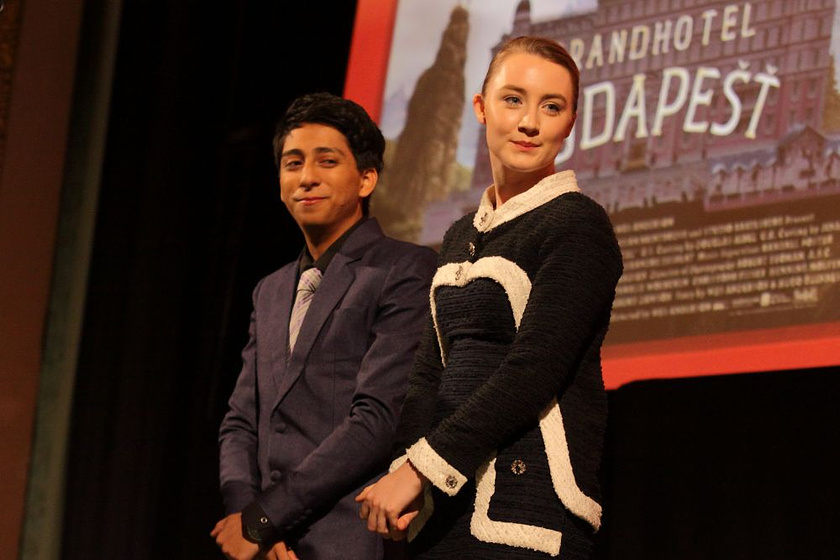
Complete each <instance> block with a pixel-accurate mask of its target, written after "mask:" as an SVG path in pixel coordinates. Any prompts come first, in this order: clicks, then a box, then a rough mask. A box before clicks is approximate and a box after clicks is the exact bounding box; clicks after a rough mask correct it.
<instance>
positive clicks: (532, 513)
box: [394, 172, 622, 559]
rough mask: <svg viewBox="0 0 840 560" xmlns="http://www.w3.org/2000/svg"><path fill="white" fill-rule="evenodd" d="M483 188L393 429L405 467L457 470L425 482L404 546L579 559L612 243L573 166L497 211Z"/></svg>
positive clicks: (436, 554) (442, 269)
mask: <svg viewBox="0 0 840 560" xmlns="http://www.w3.org/2000/svg"><path fill="white" fill-rule="evenodd" d="M489 197H490V193H489V192H488V193H486V194H485V197H484V199H483V200H482V205H481V206H480V207H479V209H478V211H477V212H476V213H474V214H470V215H468V216H465V217H464V218H462V219H461V220H459V221H458V222H456V223H455V224H454V225H453V226H452V228H451V229H450V230H449V232H448V233H447V235H446V237H445V239H444V243H443V246H442V248H441V255H440V262H439V268H438V273H437V274H436V276H435V279H434V280H433V283H432V291H431V303H432V317H431V320H430V322H429V325H428V326H427V328H426V331H425V333H424V336H423V339H422V340H421V345H420V350H419V351H418V354H417V356H416V359H415V367H414V371H413V373H412V377H411V382H410V387H409V393H408V396H407V398H406V403H405V405H404V408H403V415H402V418H401V424H400V428H399V436H398V437H399V444H400V447H399V451H398V453H397V454H398V455H403V454H404V453H405V452H406V450H407V449H409V450H410V449H412V448H414V449H416V446H417V445H420V446H421V447H422V449H423V457H424V459H423V465H424V466H423V467H421V466H418V465H416V464H415V466H416V467H417V468H418V469H419V470H420V471H421V472H423V474H424V475H426V476H427V477H428V478H429V479H430V480H432V481H440V480H446V476H445V473H449V472H456V473H460V474H462V475H463V476H464V477H465V478H466V482H463V481H462V480H460V479H459V480H457V481H456V482H457V484H455V483H453V486H454V488H449V489H447V488H444V487H442V486H441V485H440V484H439V483H438V482H435V485H434V487H433V488H432V489H431V496H432V499H433V500H434V504H427V507H426V510H428V511H425V512H424V514H423V515H422V516H421V519H423V520H424V526H422V527H412V531H411V533H412V536H414V539H413V540H412V542H411V549H412V552H413V554H414V555H415V557H417V558H451V557H453V556H454V555H455V554H457V555H459V556H460V557H462V558H483V559H493V558H522V559H525V558H528V559H534V558H549V557H558V556H559V557H560V558H564V559H565V558H587V557H588V554H589V551H590V549H591V544H592V534H593V532H594V531H595V530H597V528H598V527H599V525H600V515H601V509H600V505H598V501H599V500H600V487H599V483H598V469H599V467H600V462H601V453H602V448H603V438H604V430H605V425H606V415H607V410H606V392H605V390H604V385H603V379H602V375H601V366H600V348H601V344H602V341H603V338H604V336H605V334H606V332H607V328H608V324H609V316H610V310H611V307H612V301H613V299H614V296H615V286H616V284H617V282H618V278H619V277H620V275H621V270H622V265H621V255H620V251H619V248H618V244H617V242H616V239H615V235H614V233H613V230H612V226H611V225H610V222H609V219H608V217H607V215H606V213H605V212H604V211H603V209H602V208H601V207H600V206H598V205H597V203H595V202H594V201H592V200H591V199H589V198H588V197H586V196H584V195H583V194H581V193H580V192H579V191H578V189H577V187H576V182H575V180H574V174H573V173H572V172H564V173H560V174H557V175H554V176H552V177H549V178H547V179H545V180H544V181H542V182H540V183H539V184H537V185H535V186H534V187H532V188H531V189H529V190H528V191H526V193H523V195H519V196H518V197H514V198H512V199H510V200H509V201H507V202H506V203H505V204H504V205H502V206H501V207H500V208H499V209H498V210H494V208H493V206H492V200H491V199H490V198H489ZM413 453H415V454H416V453H417V451H414V452H413ZM429 455H433V456H434V457H429ZM408 457H409V458H411V457H412V453H411V452H409V454H408ZM412 462H413V463H414V461H412ZM399 463H400V461H399V460H397V461H395V463H394V464H395V465H397V464H399ZM435 465H440V468H437V467H435ZM424 468H425V469H426V470H425V471H424ZM426 471H429V472H426ZM433 471H434V472H433ZM442 475H444V477H443V478H441V476H442ZM453 490H454V492H453ZM453 494H454V495H453ZM428 506H432V507H428Z"/></svg>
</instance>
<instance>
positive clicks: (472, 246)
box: [467, 241, 475, 257]
mask: <svg viewBox="0 0 840 560" xmlns="http://www.w3.org/2000/svg"><path fill="white" fill-rule="evenodd" d="M467 249H468V250H469V252H470V256H471V257H474V256H475V243H473V242H472V241H470V244H469V245H468V246H467Z"/></svg>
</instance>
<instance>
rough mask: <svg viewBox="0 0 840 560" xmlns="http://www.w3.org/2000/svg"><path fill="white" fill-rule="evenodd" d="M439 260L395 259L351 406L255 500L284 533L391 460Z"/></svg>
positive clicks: (420, 254)
mask: <svg viewBox="0 0 840 560" xmlns="http://www.w3.org/2000/svg"><path fill="white" fill-rule="evenodd" d="M434 267H435V256H434V253H433V252H432V251H430V250H428V249H420V248H415V249H413V250H409V251H405V252H404V254H403V255H402V256H401V257H400V258H398V259H397V260H396V261H395V262H394V264H393V265H392V266H391V269H390V271H389V272H388V275H387V279H386V280H385V282H384V284H383V288H382V291H381V294H380V297H379V301H378V304H377V311H376V317H375V319H374V323H373V326H372V329H371V332H370V341H371V342H370V345H369V347H368V350H367V352H366V353H365V355H364V358H363V359H362V362H361V366H360V369H359V372H358V375H357V378H356V386H355V392H354V395H353V398H352V404H351V409H350V413H349V414H348V415H347V416H346V417H345V418H344V420H343V421H342V423H341V424H339V425H338V426H337V427H336V428H335V429H334V430H333V432H332V433H331V434H330V435H329V436H328V437H327V438H326V439H324V440H323V441H322V442H321V444H320V445H319V446H318V447H317V448H315V449H314V450H313V451H312V452H311V453H310V454H309V456H307V457H306V458H305V459H304V460H303V461H302V462H301V463H300V464H299V465H298V466H297V467H296V468H295V469H293V470H291V471H288V472H285V473H284V474H283V475H282V476H281V477H280V479H279V480H278V481H277V482H276V484H274V485H273V486H272V487H271V488H270V489H268V490H267V491H265V492H264V493H262V494H260V495H258V496H257V497H256V499H255V500H254V502H253V503H252V505H251V506H249V508H259V510H261V511H263V512H265V514H266V516H267V517H268V520H269V521H270V523H271V525H272V526H273V530H274V537H275V538H276V539H283V538H286V535H289V534H294V533H295V532H297V531H299V530H301V529H303V528H304V527H306V525H307V524H308V523H309V521H310V519H311V518H312V516H313V515H314V514H317V513H318V512H319V510H322V509H323V508H325V507H330V506H331V505H332V504H334V503H335V502H337V501H338V500H339V499H340V498H342V497H343V496H345V495H347V494H348V493H349V492H351V491H353V490H354V489H355V488H357V487H358V486H359V485H361V484H362V483H364V482H365V481H367V480H369V479H370V477H371V476H372V474H374V473H376V472H377V471H379V470H381V469H383V468H384V467H385V466H386V465H387V459H388V457H389V454H390V451H391V448H392V445H393V441H394V432H395V429H396V425H397V419H398V417H399V413H400V409H401V407H402V404H403V401H404V399H405V393H406V388H407V385H408V373H409V370H410V369H411V363H412V359H413V356H414V353H415V351H416V349H417V344H418V340H419V338H420V332H421V330H422V325H423V324H424V321H425V319H426V316H427V314H428V307H429V305H428V294H429V285H430V282H431V276H432V273H433V271H434ZM247 511H248V508H246V512H247ZM246 512H243V517H244V516H245V515H246Z"/></svg>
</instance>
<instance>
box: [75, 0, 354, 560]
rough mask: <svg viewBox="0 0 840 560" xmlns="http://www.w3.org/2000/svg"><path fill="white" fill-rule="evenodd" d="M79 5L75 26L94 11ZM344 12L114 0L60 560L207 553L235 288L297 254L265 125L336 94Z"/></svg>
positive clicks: (234, 356) (332, 7) (295, 5)
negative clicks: (105, 122) (111, 70)
mask: <svg viewBox="0 0 840 560" xmlns="http://www.w3.org/2000/svg"><path fill="white" fill-rule="evenodd" d="M86 9H87V13H86V18H87V20H88V24H90V25H92V24H94V23H95V21H96V17H97V9H98V8H97V2H90V4H89V5H88V6H87V8H86ZM354 15H355V3H354V2H340V3H321V2H250V1H245V0H242V1H239V2H229V3H222V2H206V1H197V0H193V1H186V0H178V1H172V2H148V1H140V0H124V2H123V14H122V23H121V30H120V39H119V50H118V53H117V67H116V76H115V80H114V85H113V100H112V107H111V116H110V124H109V131H108V140H107V149H106V156H105V163H104V173H103V179H102V189H101V195H100V201H99V210H98V216H97V224H96V233H95V242H94V252H93V262H92V268H91V271H90V280H89V283H90V286H89V293H88V299H87V304H86V313H85V323H84V329H83V336H82V342H81V349H80V357H79V365H78V376H77V386H76V392H75V396H74V410H73V419H72V425H71V436H70V452H69V460H68V465H69V466H68V479H67V497H66V505H65V528H64V535H63V557H65V558H67V559H91V558H120V559H144V560H146V559H149V558H165V559H177V558H185V559H186V558H190V559H195V558H218V557H219V554H218V551H217V549H216V547H215V544H214V543H213V542H212V540H211V539H210V538H209V536H208V533H209V531H210V529H211V528H212V526H213V524H214V523H215V522H216V521H217V520H218V519H220V518H221V516H222V513H223V511H222V507H221V502H220V498H219V493H218V482H217V480H218V460H217V445H216V437H217V433H218V426H219V422H220V420H221V417H222V415H223V414H224V410H225V404H226V400H227V397H228V396H229V394H230V392H231V390H232V387H233V384H234V381H235V379H236V376H237V374H238V373H239V367H240V364H239V351H240V350H241V348H242V346H243V345H244V344H245V341H246V339H247V327H248V317H249V313H250V305H251V301H250V295H251V290H252V289H253V287H254V286H255V284H256V282H257V280H258V279H259V278H260V277H262V276H264V275H265V274H267V273H269V272H271V271H272V270H274V269H276V268H278V267H279V266H281V265H282V264H284V263H285V262H288V261H290V260H292V259H294V258H295V257H296V255H297V253H298V252H299V251H300V248H301V247H302V237H301V236H300V235H299V232H298V230H297V228H296V226H295V224H294V223H293V222H292V221H291V219H290V218H289V217H288V215H287V213H286V211H285V208H284V207H283V205H282V203H281V202H280V200H279V195H278V187H277V180H276V173H275V169H274V163H273V156H272V149H271V138H272V135H273V133H274V124H275V123H276V121H277V119H278V118H279V117H280V115H281V114H282V112H283V111H284V110H285V108H286V107H287V106H288V104H289V102H290V101H291V100H292V99H293V98H294V97H297V96H298V95H301V94H303V93H308V92H311V91H329V92H332V93H337V94H340V93H341V91H342V88H343V82H344V72H345V68H346V60H347V54H348V52H349V45H350V36H351V31H352V25H353V18H354ZM91 22H93V23H91Z"/></svg>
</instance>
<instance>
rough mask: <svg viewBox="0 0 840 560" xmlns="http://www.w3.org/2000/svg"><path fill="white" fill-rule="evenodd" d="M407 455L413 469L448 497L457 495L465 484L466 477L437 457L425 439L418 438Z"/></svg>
mask: <svg viewBox="0 0 840 560" xmlns="http://www.w3.org/2000/svg"><path fill="white" fill-rule="evenodd" d="M407 455H408V460H409V461H411V464H412V465H414V468H416V469H417V470H418V471H420V472H421V473H423V476H425V477H426V478H428V479H429V482H431V483H432V484H434V485H435V486H436V487H438V488H439V489H440V491H441V492H443V493H445V494H447V495H449V496H454V495H455V494H457V493H458V490H460V489H461V488H463V487H464V484H466V483H467V477H466V476H464V475H462V474H461V473H460V472H459V471H458V469H456V468H455V467H453V466H452V465H450V464H449V463H447V462H446V459H444V458H443V457H441V456H440V455H438V453H437V451H435V450H434V449H432V446H431V445H429V442H428V441H426V438H420V439H419V440H418V441H417V443H415V444H414V445H412V446H411V447H409V448H408V451H407Z"/></svg>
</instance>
